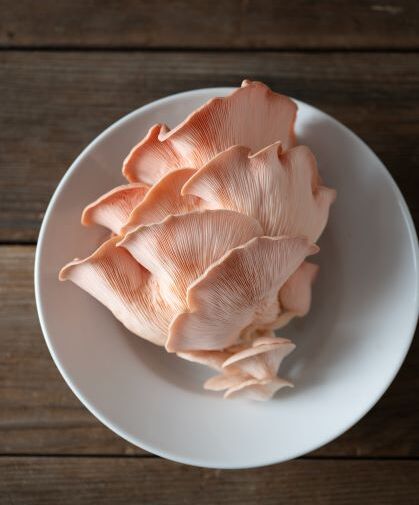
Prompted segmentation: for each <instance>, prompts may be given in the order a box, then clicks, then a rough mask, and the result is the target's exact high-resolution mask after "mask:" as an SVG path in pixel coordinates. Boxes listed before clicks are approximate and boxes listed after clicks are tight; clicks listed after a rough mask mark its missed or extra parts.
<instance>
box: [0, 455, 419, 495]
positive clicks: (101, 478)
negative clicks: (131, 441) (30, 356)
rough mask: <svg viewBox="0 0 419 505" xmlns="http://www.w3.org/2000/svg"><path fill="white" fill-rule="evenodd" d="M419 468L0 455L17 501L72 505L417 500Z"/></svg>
mask: <svg viewBox="0 0 419 505" xmlns="http://www.w3.org/2000/svg"><path fill="white" fill-rule="evenodd" d="M418 473H419V461H304V460H297V461H292V462H289V463H284V464H282V465H275V466H270V467H266V468H259V469H254V470H240V471H226V470H207V469H199V468H193V467H189V466H185V465H179V464H175V463H170V462H167V461H164V460H162V459H158V458H111V459H109V458H77V457H76V458H2V459H1V460H0V475H2V477H3V478H2V479H1V480H0V495H1V496H2V497H3V499H4V500H5V501H4V502H3V503H10V504H13V505H19V504H22V505H34V504H41V503H42V505H49V504H51V505H55V504H56V503H60V505H66V504H71V505H72V504H74V503H75V501H74V500H75V496H74V493H75V492H76V493H77V503H78V504H84V503H86V504H89V505H90V504H92V503H101V504H102V505H106V504H112V505H117V504H123V505H129V504H131V503H132V504H134V503H135V504H138V503H142V504H159V505H177V504H181V503H182V504H185V503H199V504H200V505H206V504H208V505H214V504H215V503H216V504H218V505H222V504H229V505H235V504H236V505H246V504H249V505H254V504H255V503H258V504H260V505H280V504H287V505H295V504H307V505H344V504H346V505H352V504H354V503H359V504H366V503H368V504H369V505H372V504H377V505H387V504H388V505H390V504H392V505H393V504H394V503H398V504H400V505H408V504H412V505H414V504H417V498H418V492H419V484H418V482H419V481H418V479H417V475H418ZM75 485H76V486H77V489H76V490H75ZM197 497H199V498H197ZM197 500H198V501H197Z"/></svg>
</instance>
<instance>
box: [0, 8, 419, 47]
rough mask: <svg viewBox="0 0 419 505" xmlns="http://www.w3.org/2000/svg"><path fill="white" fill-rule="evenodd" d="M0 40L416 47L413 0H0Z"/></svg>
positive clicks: (418, 19)
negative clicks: (64, 0)
mask: <svg viewBox="0 0 419 505" xmlns="http://www.w3.org/2000/svg"><path fill="white" fill-rule="evenodd" d="M0 12H1V17H0V46H3V47H19V46H32V47H33V46H35V47H36V46H38V47H51V46H52V47H63V46H64V47H96V48H98V47H115V46H117V47H123V48H132V47H140V48H145V47H148V48H158V47H160V48H161V47H174V48H220V49H230V48H248V47H252V48H281V49H284V48H285V49H290V48H300V49H306V48H335V49H336V48H345V49H346V48H388V47H392V48H408V49H411V48H418V46H419V5H418V2H417V1H415V0H397V1H395V0H393V1H388V0H386V1H381V0H367V1H364V0H354V1H351V2H345V1H341V0H338V1H336V0H321V1H315V2H310V1H307V0H294V1H292V2H286V1H277V0H231V1H227V2H220V1H216V2H214V1H212V0H183V1H182V0H177V1H171V0H154V1H147V0H125V1H122V2H121V1H118V0H113V1H106V2H103V1H100V0H89V1H84V0H74V1H71V2H63V1H60V2H56V1H54V0H42V1H41V2H37V3H36V8H34V3H33V1H31V0H21V1H20V2H14V1H12V0H1V1H0Z"/></svg>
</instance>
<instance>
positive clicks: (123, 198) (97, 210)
mask: <svg viewBox="0 0 419 505" xmlns="http://www.w3.org/2000/svg"><path fill="white" fill-rule="evenodd" d="M148 190H149V186H147V185H146V184H142V183H139V182H138V183H133V184H125V185H123V186H118V187H116V188H114V189H112V190H111V191H108V192H107V193H105V194H104V195H102V196H100V197H99V198H98V199H97V200H95V201H94V202H93V203H91V204H90V205H88V206H87V207H86V208H85V209H84V210H83V214H82V216H81V222H82V224H84V225H85V226H90V225H92V224H99V225H102V226H105V227H106V228H108V229H109V230H111V232H113V233H115V235H119V233H120V231H121V228H122V227H123V226H124V225H125V223H126V222H127V221H128V220H129V216H130V214H131V212H132V211H133V209H134V208H135V207H136V206H137V205H138V204H139V203H140V202H141V201H142V200H143V198H144V197H145V195H146V193H147V192H148Z"/></svg>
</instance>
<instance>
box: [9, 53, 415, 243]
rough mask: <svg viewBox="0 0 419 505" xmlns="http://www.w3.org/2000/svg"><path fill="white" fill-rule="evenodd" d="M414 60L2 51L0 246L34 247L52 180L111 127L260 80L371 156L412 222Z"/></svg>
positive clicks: (393, 56)
mask: <svg viewBox="0 0 419 505" xmlns="http://www.w3.org/2000/svg"><path fill="white" fill-rule="evenodd" d="M418 69H419V54H414V53H409V54H404V55H403V56H402V57H401V56H400V55H399V54H387V53H377V54H375V53H374V54H370V53H369V54H358V53H331V54H321V53H312V54H296V53H272V52H269V53H211V52H204V53H177V52H171V53H164V52H163V53H160V52H158V53H156V52H151V53H150V52H130V53H119V52H112V53H102V52H89V53H79V52H75V53H72V52H60V53H54V52H53V53H50V52H23V53H22V52H8V51H6V52H2V53H0V102H1V103H0V124H2V125H4V127H3V128H1V129H0V166H1V171H0V241H22V242H33V241H35V240H36V237H37V234H38V229H39V225H40V222H41V219H42V216H43V212H44V210H45V208H46V205H47V203H48V200H49V198H50V196H51V194H52V192H53V190H54V188H55V186H56V185H57V183H58V181H59V179H60V178H61V177H62V175H63V174H64V172H65V170H66V169H67V167H68V166H69V164H70V163H71V161H72V160H73V159H74V158H75V157H76V156H77V155H78V153H79V152H80V151H81V150H82V149H83V147H84V146H85V145H86V144H87V143H88V142H90V141H91V140H92V139H93V138H94V137H95V136H96V135H97V134H99V133H100V132H101V131H102V130H103V129H104V128H105V127H106V126H108V125H109V124H110V123H112V122H113V121H115V120H116V119H118V118H119V117H121V116H123V115H124V114H126V113H127V112H129V111H131V110H133V109H135V108H137V107H139V106H141V105H143V104H145V103H147V102H150V101H151V100H154V99H156V98H159V97H162V96H164V95H168V94H171V93H175V92H178V91H184V90H187V89H193V88H200V87H210V86H220V85H238V84H239V83H240V81H241V80H242V78H243V77H249V78H256V79H261V80H263V81H265V82H267V83H268V84H270V85H271V86H272V87H273V88H274V89H275V90H278V91H281V92H283V93H286V94H289V95H292V96H294V97H296V98H300V99H302V100H305V101H307V102H309V103H312V104H313V105H315V106H318V107H320V108H321V109H323V110H325V111H326V112H329V113H330V114H332V115H334V116H335V117H337V119H339V120H341V121H342V122H343V123H345V124H346V125H348V126H349V127H350V128H352V129H353V130H354V131H355V132H356V133H358V134H359V135H360V136H361V137H362V138H363V139H364V140H366V142H367V143H368V144H370V146H371V147H372V148H373V149H374V150H375V151H376V152H377V153H378V155H379V156H380V157H381V158H382V160H383V161H384V163H385V164H386V165H387V166H388V168H389V170H390V171H391V173H392V174H393V176H394V177H395V179H396V181H397V183H398V184H399V186H400V188H401V190H402V192H403V193H404V195H405V197H406V199H407V201H408V204H409V205H410V207H411V210H412V212H413V214H414V218H415V219H416V221H417V222H419V221H418V220H419V214H418V212H419V199H418V198H417V190H418V187H419V184H418V182H419V172H418V170H417V164H418V155H417V138H418V136H419V122H418V120H417V118H418V116H419V103H418V101H417V90H418V88H419V72H418Z"/></svg>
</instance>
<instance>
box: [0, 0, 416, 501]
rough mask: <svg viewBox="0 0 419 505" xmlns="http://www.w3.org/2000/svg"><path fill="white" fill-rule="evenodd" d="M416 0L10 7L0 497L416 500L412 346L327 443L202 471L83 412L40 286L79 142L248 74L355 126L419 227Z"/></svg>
mask: <svg viewBox="0 0 419 505" xmlns="http://www.w3.org/2000/svg"><path fill="white" fill-rule="evenodd" d="M418 6H419V4H418V2H416V1H414V0H405V1H400V2H396V1H390V0H380V1H379V0H374V1H360V0H354V1H351V2H343V1H334V2H333V1H327V0H319V1H317V2H309V1H304V0H293V1H292V2H291V1H290V2H279V1H278V2H274V1H267V0H257V1H253V0H242V1H239V0H233V1H230V2H227V1H225V2H215V1H210V0H204V1H180V0H178V1H173V2H168V1H163V0H154V1H149V2H147V1H140V0H131V1H123V2H117V1H106V2H100V1H99V0H97V1H95V0H89V1H81V0H73V1H71V2H70V1H67V2H60V1H58V2H55V1H52V0H45V1H40V2H31V1H29V0H21V1H16V0H15V1H11V0H0V241H1V247H0V262H1V266H0V503H1V504H3V503H4V504H9V503H10V504H14V505H17V504H25V505H26V504H35V503H36V504H38V503H39V504H75V503H86V504H95V503H101V504H102V505H104V504H108V503H109V504H117V503H120V504H124V505H127V504H131V503H147V504H173V505H175V504H180V503H187V504H189V503H191V504H195V503H198V504H211V505H213V504H253V503H259V504H277V503H284V504H285V503H286V504H296V503H307V504H334V505H335V504H353V503H357V504H359V503H377V504H380V505H382V504H390V503H391V504H393V503H397V504H407V503H411V504H417V503H419V459H418V458H419V429H418V428H419V405H418V398H419V375H418V368H419V342H415V343H414V344H413V347H412V349H411V351H410V353H409V355H408V357H407V360H406V362H405V364H404V365H403V368H402V370H401V371H400V373H399V375H398V377H397V379H396V380H395V381H394V383H393V384H392V386H391V387H390V389H389V390H388V391H387V393H386V394H385V395H384V397H383V398H382V399H381V400H380V401H379V403H378V404H377V405H376V406H375V407H374V409H373V410H372V411H371V412H370V413H369V414H368V415H367V416H366V417H365V418H364V419H363V420H362V421H360V422H359V423H358V424H357V425H356V426H355V427H354V428H352V429H351V430H350V431H349V432H347V433H345V434H344V435H343V436H341V437H340V438H338V439H337V440H335V441H334V442H332V443H330V444H329V445H327V446H325V447H323V448H321V449H319V450H318V451H316V452H314V453H312V454H309V455H307V456H305V457H303V458H300V459H299V460H296V461H292V462H289V463H285V464H282V465H276V466H271V467H266V468H261V469H255V470H246V471H219V470H203V469H198V468H192V467H187V466H184V465H179V464H175V463H171V462H167V461H164V460H162V459H160V458H157V457H154V456H152V455H150V454H145V452H144V451H142V450H140V449H138V448H136V447H133V446H131V445H129V444H128V443H126V442H124V440H122V439H121V438H118V437H117V436H116V435H114V434H113V433H112V432H111V431H109V430H108V429H107V428H105V427H104V426H102V425H101V424H100V423H99V422H98V421H97V420H96V419H95V418H94V417H93V416H92V415H91V414H90V413H89V412H88V411H87V410H86V409H85V408H84V407H83V406H82V405H81V404H80V402H79V401H78V400H77V399H76V398H75V396H74V395H73V393H71V391H70V390H69V389H68V387H67V386H66V385H65V383H64V381H63V379H62V378H61V376H60V374H59V373H58V371H57V369H56V368H55V365H54V364H53V362H52V359H51V357H50V355H49V353H48V351H47V348H46V346H45V343H44V341H43V338H42V335H41V331H40V328H39V324H38V320H37V315H36V312H35V304H34V296H33V258H34V251H35V244H36V239H37V235H38V230H39V226H40V223H41V220H42V217H43V213H44V211H45V208H46V206H47V203H48V200H49V198H50V196H51V194H52V192H53V191H54V189H55V187H56V185H57V183H58V181H59V180H60V178H61V177H62V175H63V174H64V172H65V171H66V169H67V167H68V166H69V164H70V163H71V161H72V160H73V159H74V158H75V156H76V155H77V154H78V153H79V152H80V151H81V150H82V149H83V147H84V146H85V145H86V144H87V143H88V142H90V141H91V140H92V139H93V138H94V137H95V136H96V135H97V134H98V133H100V132H101V131H102V130H103V129H104V128H105V127H107V126H108V125H109V124H111V123H112V122H113V121H115V120H116V119H118V118H119V117H121V116H123V115H124V114H126V113H127V112H129V111H131V110H133V109H136V108H137V107H139V106H141V105H143V104H145V103H147V102H150V101H151V100H154V99H156V98H159V97H162V96H164V95H168V94H171V93H175V92H178V91H183V90H188V89H192V88H199V87H208V86H230V85H231V86H235V85H238V84H239V83H240V81H241V80H242V78H244V77H249V78H252V79H260V80H263V81H265V82H266V83H268V84H269V85H271V86H272V87H273V88H274V89H275V90H278V91H281V92H283V93H286V94H289V95H292V96H294V97H296V98H300V99H302V100H304V101H307V102H309V103H311V104H313V105H315V106H317V107H319V108H321V109H322V110H325V111H326V112H329V113H330V114H332V115H333V116H335V117H336V118H337V119H339V120H341V121H342V122H343V123H344V124H346V125H348V126H349V127H350V128H352V129H353V130H354V131H355V132H356V133H357V134H359V135H360V136H361V137H362V138H363V139H364V140H365V141H366V142H367V143H368V144H369V145H370V146H371V147H372V148H373V149H374V150H375V151H376V153H377V154H378V155H379V156H380V158H381V159H382V160H383V161H384V163H385V164H386V165H387V167H388V168H389V170H390V171H391V173H392V175H393V177H394V178H395V179H396V181H397V183H398V185H399V187H400V188H401V190H402V192H403V194H404V195H405V197H406V199H407V202H408V204H409V206H410V209H411V212H412V213H413V217H414V219H415V222H416V223H419V202H418V189H419V175H418V174H419V171H418V138H419V124H418V118H419V107H418V92H419V55H418V49H419V24H418V19H419V9H418ZM394 338H397V335H394ZM371 359H374V357H373V356H371Z"/></svg>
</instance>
